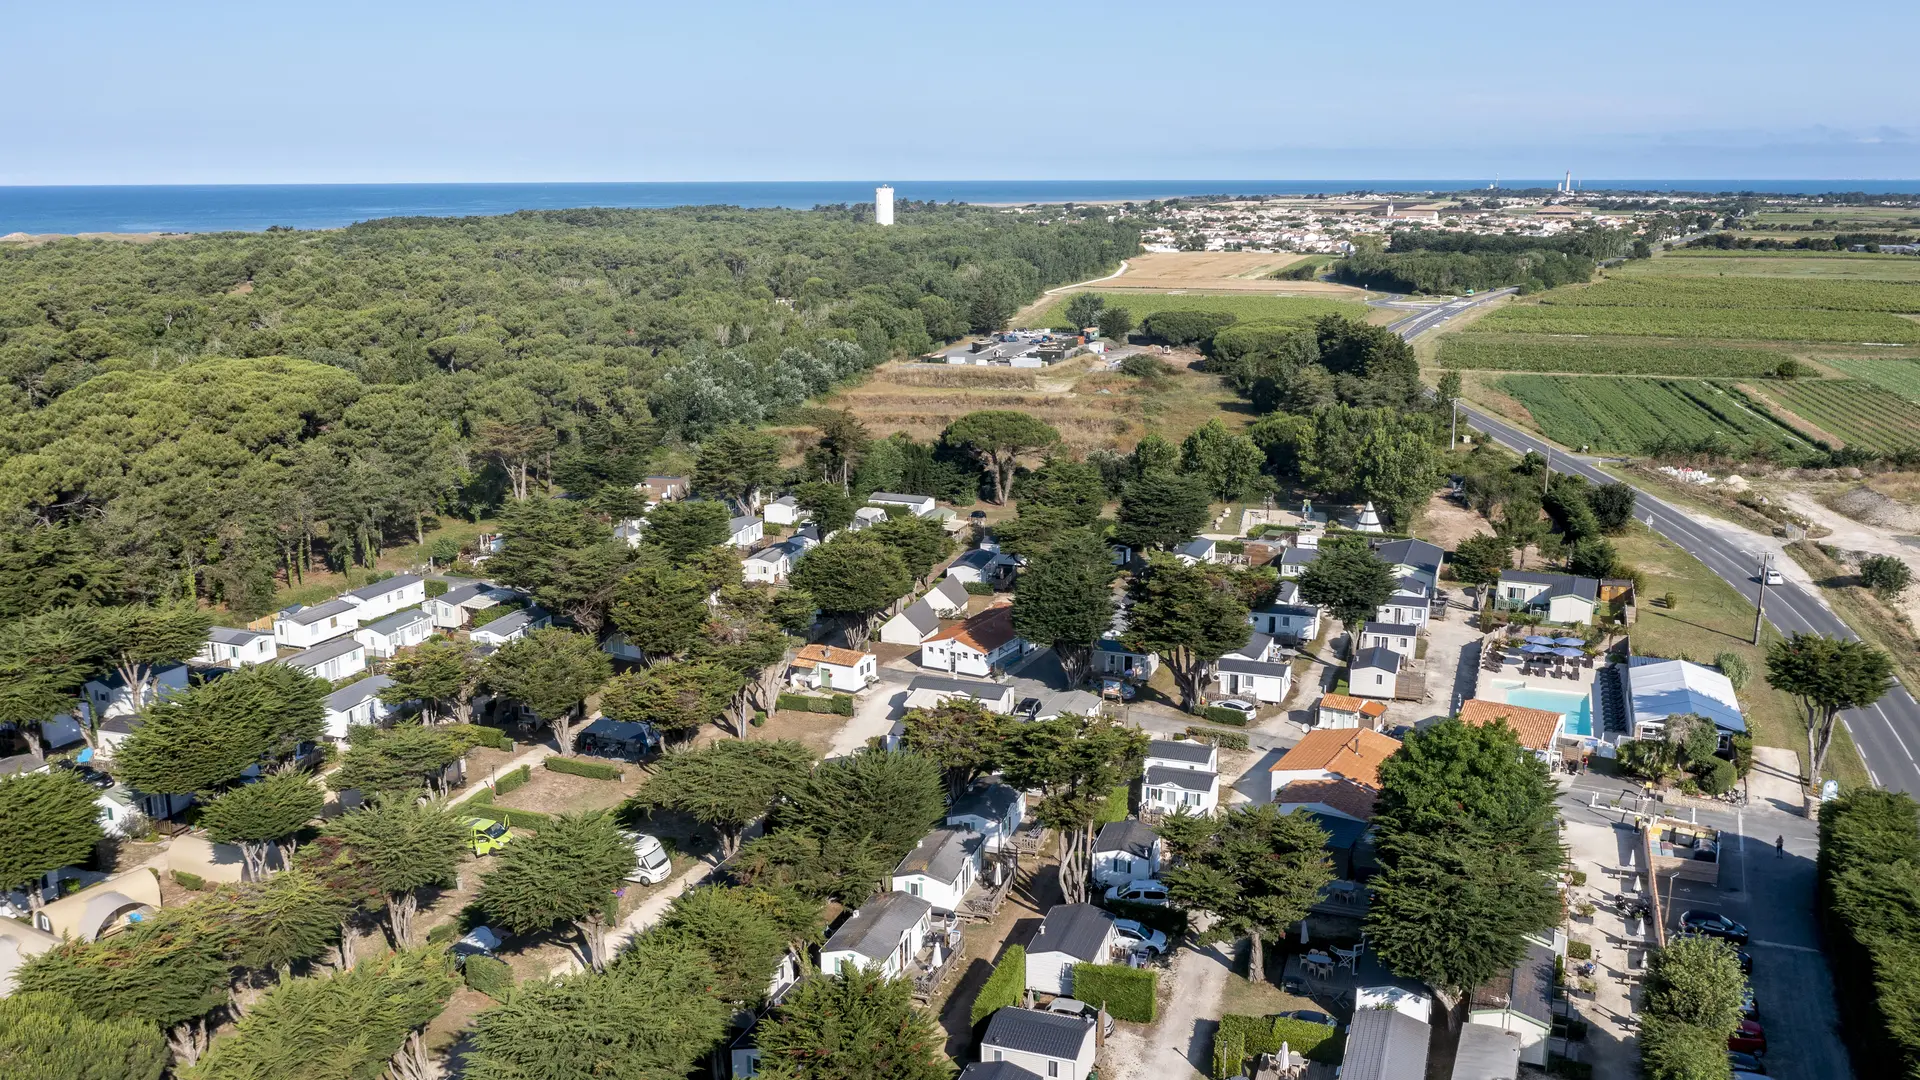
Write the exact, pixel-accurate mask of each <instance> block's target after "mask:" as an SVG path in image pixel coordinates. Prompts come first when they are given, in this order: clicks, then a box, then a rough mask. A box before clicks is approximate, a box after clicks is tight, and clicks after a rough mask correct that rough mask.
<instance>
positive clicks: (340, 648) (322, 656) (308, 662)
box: [286, 637, 367, 682]
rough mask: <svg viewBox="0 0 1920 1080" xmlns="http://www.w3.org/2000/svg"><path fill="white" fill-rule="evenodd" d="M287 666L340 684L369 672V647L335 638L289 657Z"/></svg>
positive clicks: (350, 640)
mask: <svg viewBox="0 0 1920 1080" xmlns="http://www.w3.org/2000/svg"><path fill="white" fill-rule="evenodd" d="M286 664H287V666H288V667H290V668H295V669H298V670H300V671H304V672H306V673H307V674H308V675H313V676H315V677H317V678H322V679H325V680H327V681H328V682H339V681H340V680H341V679H347V678H351V677H353V676H355V675H358V674H360V673H361V672H363V671H365V670H367V647H366V646H365V645H362V644H360V643H359V642H358V641H355V640H354V639H353V638H350V637H343V638H335V639H333V640H332V641H323V642H321V643H320V644H318V645H315V646H314V647H313V648H311V649H306V650H303V651H301V652H297V653H294V654H293V655H292V656H289V657H287V659H286Z"/></svg>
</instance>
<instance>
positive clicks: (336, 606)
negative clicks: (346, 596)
mask: <svg viewBox="0 0 1920 1080" xmlns="http://www.w3.org/2000/svg"><path fill="white" fill-rule="evenodd" d="M357 610H359V605H358V604H355V603H354V602H353V601H351V600H329V601H327V602H326V603H324V604H315V605H314V606H313V607H309V608H301V609H300V610H299V611H296V612H294V613H293V614H291V615H288V616H286V619H287V621H288V622H291V623H298V624H299V625H301V626H310V625H312V624H313V623H317V622H319V621H320V620H322V619H328V618H332V617H333V616H335V615H344V614H346V613H347V612H349V611H357Z"/></svg>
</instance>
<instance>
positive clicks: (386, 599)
mask: <svg viewBox="0 0 1920 1080" xmlns="http://www.w3.org/2000/svg"><path fill="white" fill-rule="evenodd" d="M426 598H427V583H426V582H425V581H423V580H421V577H420V575H419V574H395V575H394V576H393V577H390V578H387V579H385V580H384V581H376V582H374V583H373V584H371V585H362V586H360V587H359V588H357V589H349V590H348V591H346V592H343V593H341V594H340V599H342V600H345V601H346V602H348V603H350V604H353V605H354V606H356V607H358V608H359V609H360V621H361V622H363V623H369V622H372V621H374V620H375V619H384V618H386V617H387V616H388V615H391V614H393V613H394V612H396V611H400V610H402V609H403V608H410V607H413V606H415V605H416V604H419V603H420V602H421V601H423V600H425V599H426Z"/></svg>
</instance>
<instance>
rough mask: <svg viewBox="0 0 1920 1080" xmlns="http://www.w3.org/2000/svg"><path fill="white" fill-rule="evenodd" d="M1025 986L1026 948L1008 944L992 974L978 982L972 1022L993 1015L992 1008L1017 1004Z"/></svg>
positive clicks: (977, 1021) (1002, 1007)
mask: <svg viewBox="0 0 1920 1080" xmlns="http://www.w3.org/2000/svg"><path fill="white" fill-rule="evenodd" d="M1026 988H1027V950H1025V949H1023V948H1021V947H1020V946H1018V945H1009V946H1007V951H1006V952H1005V953H1004V954H1002V955H1001V957H1000V962H999V963H997V964H995V965H993V974H991V975H989V976H987V981H986V982H983V983H981V984H980V993H979V994H978V995H976V996H975V997H974V999H973V1012H972V1014H971V1016H972V1020H973V1022H974V1023H976V1024H978V1023H979V1022H980V1021H982V1020H985V1019H986V1018H987V1017H989V1016H991V1015H993V1013H994V1010H996V1009H1004V1008H1006V1007H1007V1006H1009V1005H1014V1004H1017V1003H1018V1002H1019V1001H1020V995H1021V994H1022V993H1023V992H1024V991H1025V990H1026Z"/></svg>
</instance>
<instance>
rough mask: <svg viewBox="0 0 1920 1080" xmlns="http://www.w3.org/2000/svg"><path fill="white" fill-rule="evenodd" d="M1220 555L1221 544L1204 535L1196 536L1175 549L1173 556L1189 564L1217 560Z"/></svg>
mask: <svg viewBox="0 0 1920 1080" xmlns="http://www.w3.org/2000/svg"><path fill="white" fill-rule="evenodd" d="M1218 556H1219V545H1217V544H1215V543H1214V542H1213V541H1211V540H1209V539H1207V538H1206V537H1204V536H1196V537H1194V538H1193V539H1191V540H1189V541H1187V542H1186V543H1184V544H1181V545H1180V546H1179V547H1177V548H1174V549H1173V557H1174V558H1176V559H1179V560H1180V561H1181V562H1183V563H1185V564H1186V565H1188V566H1193V565H1196V564H1198V563H1210V562H1217V561H1218Z"/></svg>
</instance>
